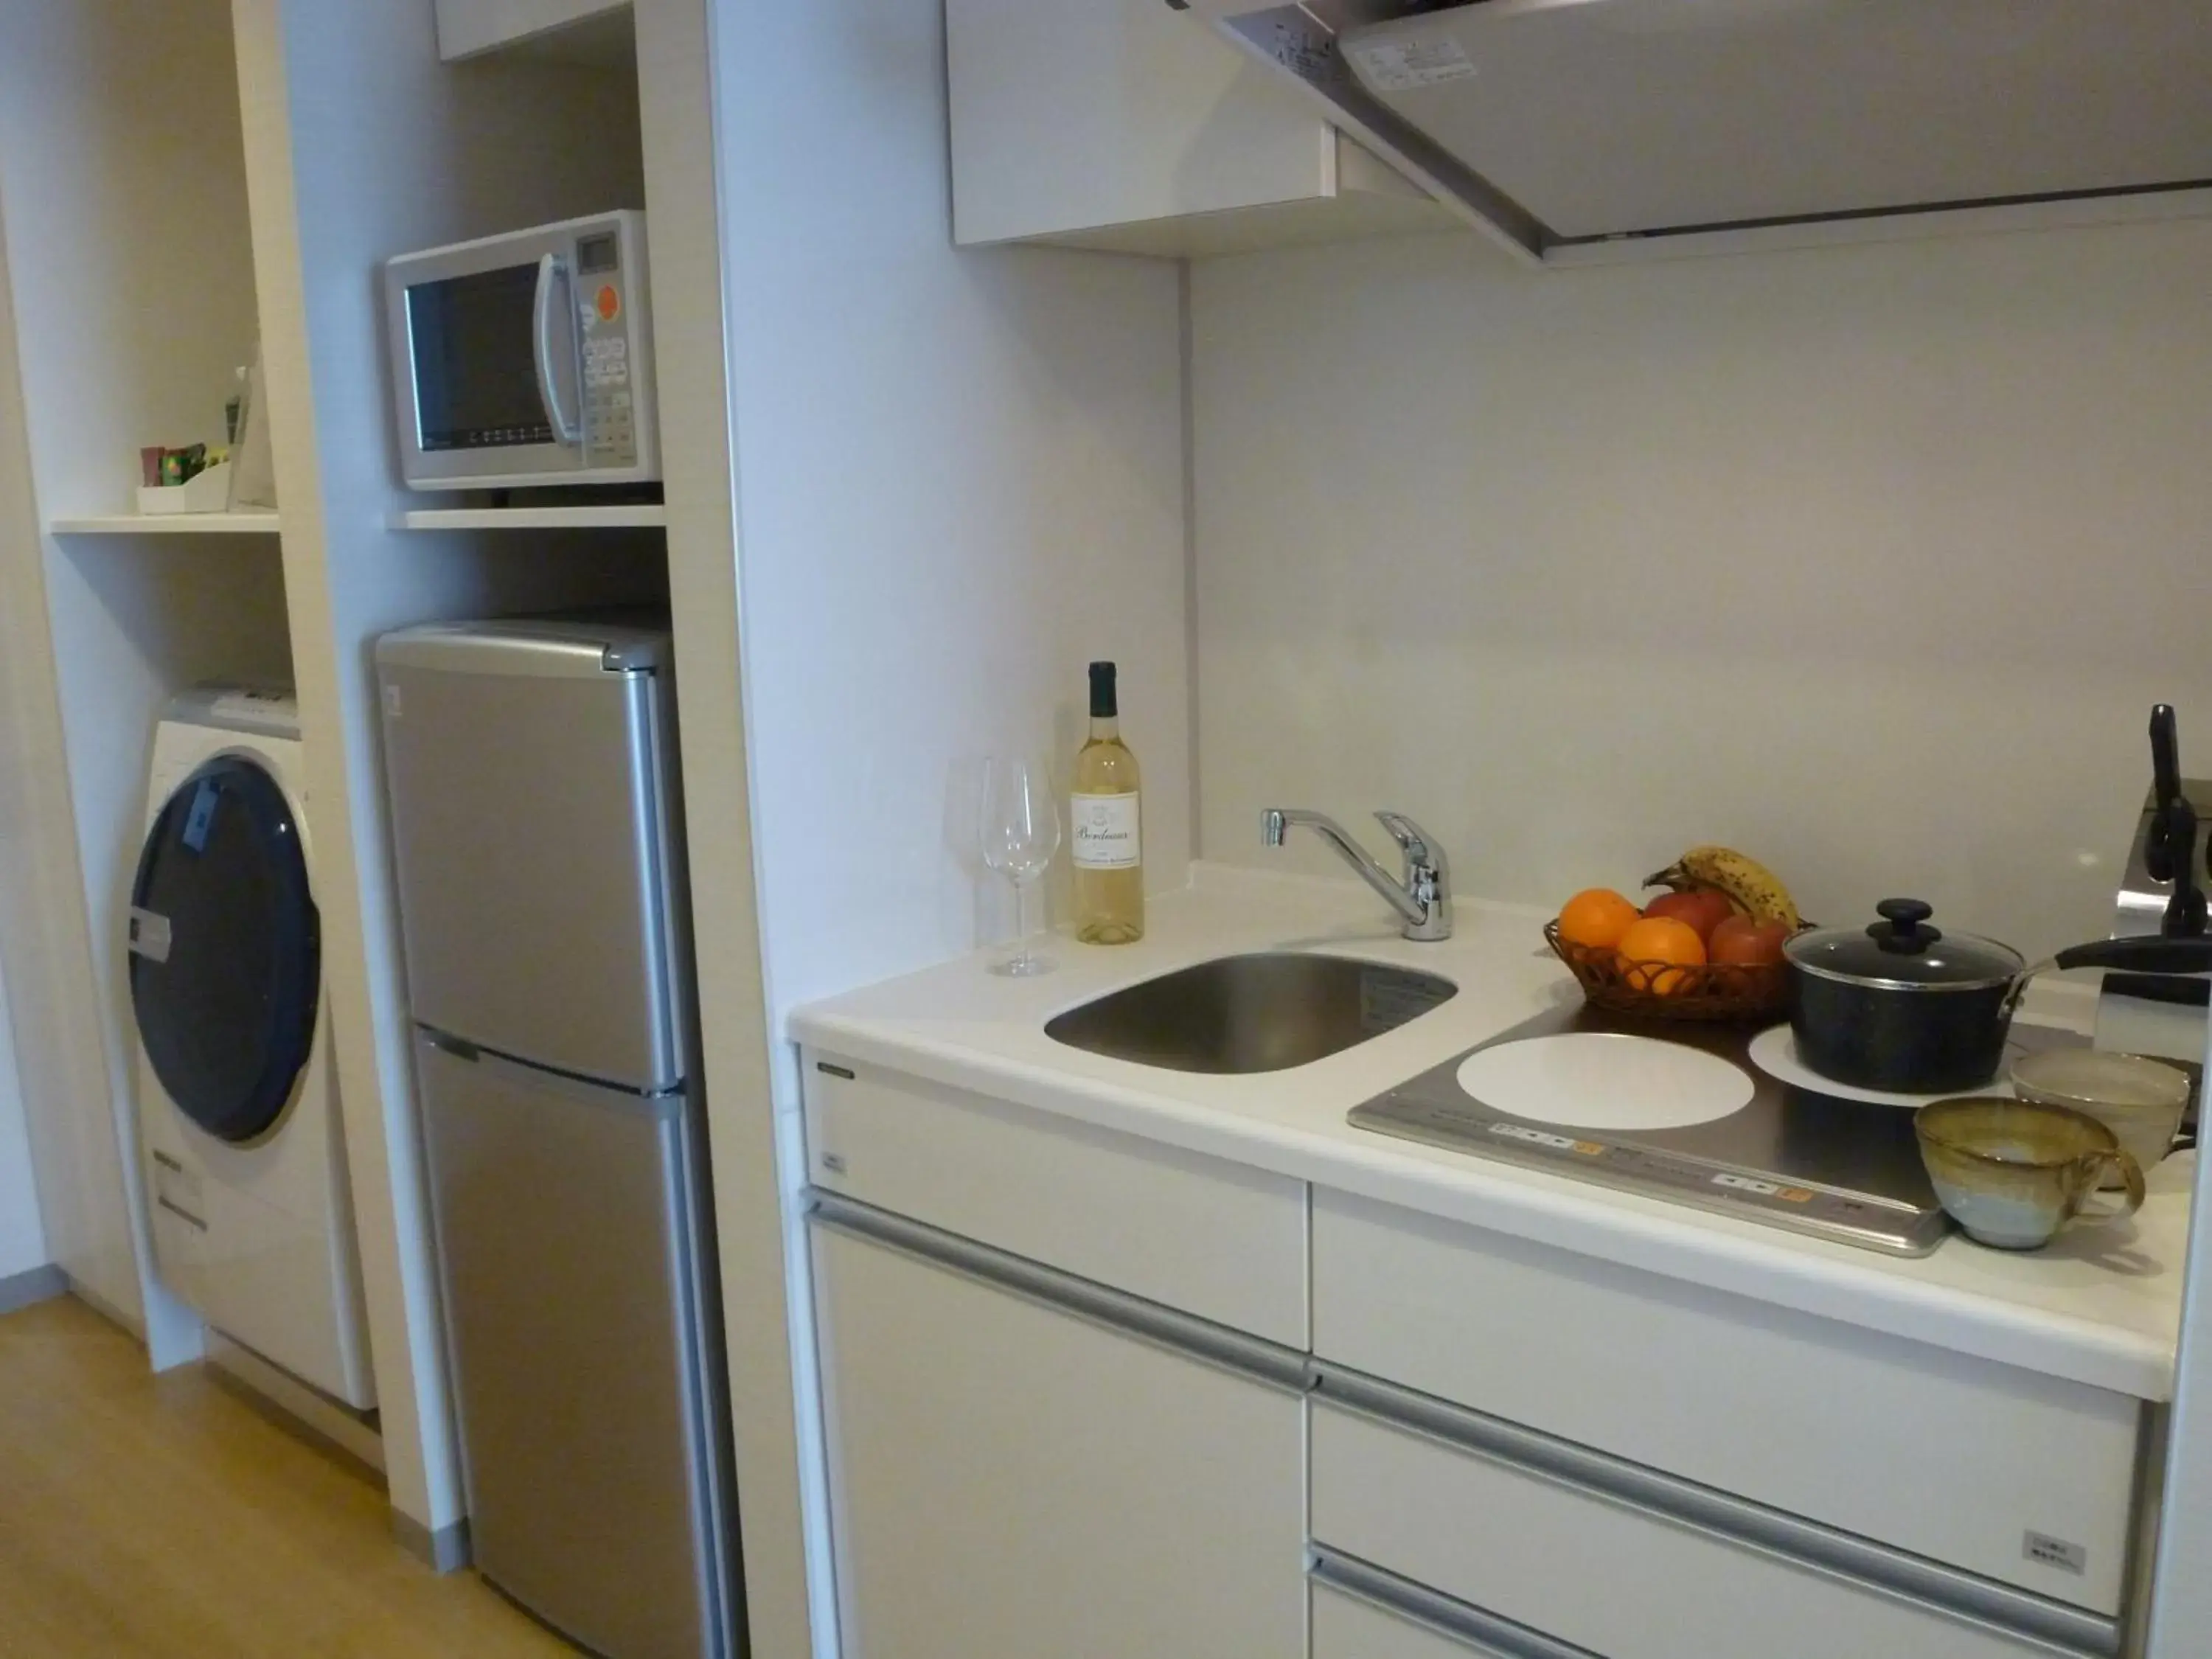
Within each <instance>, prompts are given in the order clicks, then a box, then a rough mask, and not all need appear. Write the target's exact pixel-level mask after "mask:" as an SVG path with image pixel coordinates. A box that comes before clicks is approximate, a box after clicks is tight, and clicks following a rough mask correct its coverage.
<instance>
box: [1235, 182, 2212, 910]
mask: <svg viewBox="0 0 2212 1659" xmlns="http://www.w3.org/2000/svg"><path fill="white" fill-rule="evenodd" d="M2208 292H2212V224H2206V223H2203V222H2183V223H2173V224H2166V225H2156V226H2146V227H2140V228H2126V229H2106V230H2096V231H2076V232H2060V233H2046V234H2026V235H2004V236H1985V237H1978V238H1962V239H1958V240H1935V241H1925V242H1917V243H1905V244H1899V245H1894V246H1864V247H1856V248H1844V249H1831V250H1825V251H1820V252H1807V253H1795V254H1771V255H1760V256H1757V257H1750V258H1727V259H1711V260H1701V261H1687V262H1682V263H1676V264H1645V265H1634V266H1626V267H1620V268H1614V269H1609V270H1587V271H1580V272H1524V271H1521V270H1514V269H1510V268H1509V267H1507V266H1506V265H1505V264H1504V263H1503V261H1502V260H1501V259H1500V258H1498V256H1496V255H1493V254H1492V253H1490V252H1488V251H1487V250H1486V249H1485V248H1483V247H1481V246H1478V245H1477V244H1475V243H1474V241H1473V240H1471V239H1467V238H1460V237H1439V238H1420V239H1412V240H1402V241H1399V242H1395V243H1391V242H1376V243H1368V244H1362V245H1355V246H1343V247H1337V248H1328V249H1317V250H1312V251H1307V252H1290V253H1282V254H1273V255H1258V256H1252V257H1248V258H1238V259H1229V260H1223V261H1219V262H1216V263H1212V264H1203V265H1200V266H1198V267H1196V268H1195V271H1194V323H1193V326H1194V399H1195V410H1196V413H1195V453H1196V457H1197V459H1196V494H1197V504H1198V505H1197V572H1198V580H1197V586H1198V593H1199V599H1198V637H1199V649H1198V659H1199V664H1200V690H1199V710H1200V766H1199V775H1200V793H1201V797H1202V800H1203V812H1202V827H1201V836H1200V841H1201V846H1202V848H1203V850H1204V852H1205V854H1206V856H1207V857H1209V858H1224V859H1229V860H1236V861H1239V862H1255V863H1256V862H1259V861H1261V860H1262V859H1263V858H1265V857H1267V856H1268V855H1267V854H1262V853H1261V850H1260V848H1259V844H1258V834H1257V829H1256V823H1255V820H1256V817H1257V814H1258V812H1259V811H1260V809H1261V806H1263V805H1269V804H1276V803H1291V804H1298V805H1316V806H1321V807H1324V808H1328V809H1332V810H1334V811H1338V812H1339V813H1340V814H1353V813H1359V812H1364V811H1365V810H1367V809H1369V808H1371V807H1377V806H1385V805H1388V806H1395V807H1399V808H1401V809H1403V810H1405V811H1409V812H1411V813H1413V814H1414V815H1415V816H1416V817H1419V818H1420V819H1421V820H1422V821H1423V822H1424V823H1426V824H1427V825H1428V826H1429V827H1430V828H1431V829H1432V830H1434V831H1435V832H1436V833H1437V835H1438V836H1440V837H1441V838H1442V839H1443V842H1444V843H1445V845H1446V846H1447V848H1449V851H1450V854H1451V857H1452V860H1453V864H1454V869H1455V877H1456V878H1457V881H1458V884H1459V885H1460V887H1461V889H1462V890H1463V891H1466V892H1469V893H1482V894H1488V895H1493V896H1500V897H1506V898H1513V899H1522V900H1530V901H1536V902H1554V901H1556V900H1558V899H1559V898H1563V897H1564V896H1565V895H1566V894H1568V893H1569V892H1571V891H1572V890H1575V889H1577V888H1578V887H1582V886H1584V885H1588V884H1594V883H1602V884H1618V885H1625V886H1628V885H1632V884H1633V883H1634V882H1635V881H1636V879H1637V878H1639V877H1640V876H1642V875H1643V874H1644V873H1645V872H1649V871H1650V870H1652V869H1654V868H1656V867H1657V866H1659V865H1660V864H1662V863H1663V862H1665V861H1666V860H1667V859H1668V857H1669V856H1670V855H1671V854H1674V852H1676V851H1678V850H1679V849H1680V848H1682V847H1684V846H1686V845H1687V844H1689V843H1691V842H1698V841H1704V840H1712V841H1719V842H1729V843H1733V844H1735V845H1739V846H1741V847H1743V848H1746V849H1747V850H1748V851H1752V852H1753V853H1755V854H1759V855H1761V856H1763V857H1765V858H1766V859H1767V860H1769V861H1770V862H1771V863H1773V864H1774V865H1775V866H1777V867H1778V869H1779V870H1780V871H1781V872H1783V873H1784V876H1785V877H1786V878H1789V879H1790V880H1791V881H1792V882H1793V884H1796V886H1798V887H1799V888H1800V889H1801V890H1802V898H1803V900H1804V902H1805V903H1806V906H1807V908H1808V910H1809V911H1810V912H1811V913H1813V914H1814V915H1820V916H1821V917H1823V918H1829V919H1841V918H1848V917H1850V916H1853V915H1857V914H1859V913H1860V912H1861V911H1862V910H1863V909H1864V908H1866V907H1868V906H1869V905H1871V904H1872V902H1874V901H1875V899H1877V898H1879V897H1881V896H1886V895H1888V894H1893V893H1899V892H1904V893H1912V894H1917V895H1920V896H1924V897H1926V898H1928V899H1929V900H1930V901H1931V902H1935V903H1936V906H1937V907H1938V909H1939V912H1941V913H1942V915H1943V916H1944V917H1946V918H1948V920H1949V921H1951V922H1952V923H1953V924H1954V926H1958V927H1966V928H1972V929H1975V930H1978V931H1984V932H1987V933H1994V934H1996V936H1997V937H2000V938H2002V939H2008V940H2010V941H2012V942H2013V943H2015V944H2016V945H2020V946H2021V947H2022V948H2024V949H2027V950H2030V951H2041V950H2042V949H2044V948H2045V947H2052V946H2057V945H2063V944H2068V943H2071V942H2074V941H2075V939H2087V938H2090V937H2095V936H2100V935H2101V934H2102V933H2104V932H2105V931H2106V926H2107V923H2108V921H2109V917H2110V913H2111V908H2112V896H2113V892H2114V890H2115V889H2116V887H2117V885H2118V860H2119V859H2120V858H2121V857H2122V856H2123V855H2124V852H2125V850H2126V846H2127V841H2128V837H2129V836H2130V833H2131V830H2132V827H2133V824H2134V820H2135V815H2136V811H2138V810H2139V808H2140V805H2141V802H2142V794H2143V791H2144V789H2145V788H2146V787H2147V786H2148V757H2147V746H2146V744H2145V741H2144V737H2143V732H2144V726H2145V722H2146V720H2147V718H2148V712H2149V707H2150V704H2151V703H2152V702H2154V700H2160V699H2163V700H2165V701H2168V702H2172V703H2174V704H2175V705H2176V706H2177V708H2179V711H2180V717H2181V729H2182V732H2183V744H2184V750H2185V754H2184V758H2185V763H2188V762H2192V761H2193V769H2194V770H2195V771H2197V772H2198V773H2200V774H2206V775H2212V652H2208V651H2207V649H2206V643H2207V639H2208V634H2207V629H2206V623H2207V611H2206V609H2205V604H2204V597H2203V596H2204V593H2205V576H2204V572H2205V569H2206V549H2207V545H2208V539H2207V538H2208V535H2212V529H2208V526H2212V465H2207V440H2208V435H2212V306H2208V305H2207V304H2206V302H2205V300H2206V295H2207V294H2208ZM1285 856H1289V855H1285ZM1320 856H1321V855H1320V854H1317V852H1316V850H1315V849H1314V848H1310V847H1309V848H1305V849H1304V850H1302V851H1301V852H1300V853H1298V854H1297V858H1298V860H1300V861H1302V862H1306V863H1310V864H1313V866H1314V867H1316V868H1321V867H1325V866H1324V865H1322V864H1320V863H1318V862H1316V860H1317V859H1318V858H1319V857H1320Z"/></svg>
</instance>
